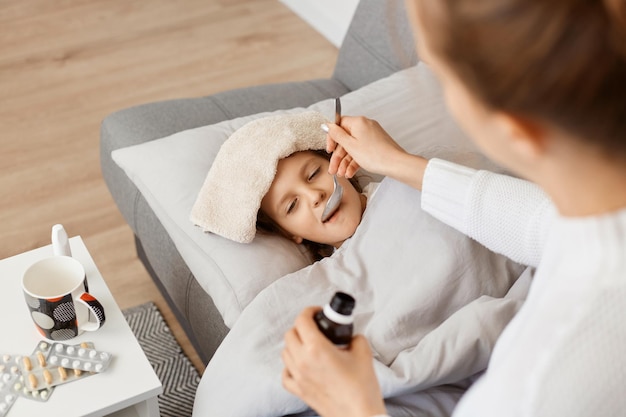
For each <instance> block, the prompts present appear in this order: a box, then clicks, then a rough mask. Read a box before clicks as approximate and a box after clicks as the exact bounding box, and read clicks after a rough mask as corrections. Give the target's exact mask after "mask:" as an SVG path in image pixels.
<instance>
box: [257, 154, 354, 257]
mask: <svg viewBox="0 0 626 417" xmlns="http://www.w3.org/2000/svg"><path fill="white" fill-rule="evenodd" d="M311 152H313V153H316V154H317V155H320V156H322V157H323V158H324V159H326V160H330V156H331V154H329V153H326V152H325V151H311ZM350 183H351V184H352V186H353V187H354V188H355V189H356V190H357V191H358V192H359V193H360V192H362V191H363V190H362V189H361V185H360V184H359V182H358V180H357V178H356V177H352V178H350ZM256 228H257V231H259V232H261V233H267V234H273V235H278V236H282V237H285V238H287V239H291V235H289V234H288V233H287V232H285V231H284V230H283V228H282V227H280V226H279V225H278V223H276V222H275V221H274V220H273V219H272V218H271V217H270V216H268V215H267V213H265V212H264V211H263V210H261V209H259V212H258V213H257V218H256ZM302 245H304V247H305V248H306V249H307V250H308V251H309V253H310V254H311V256H312V258H313V260H315V261H319V260H320V259H322V258H325V257H327V256H330V255H332V254H333V251H334V248H333V247H332V246H331V245H326V244H323V243H317V242H312V241H310V240H303V241H302Z"/></svg>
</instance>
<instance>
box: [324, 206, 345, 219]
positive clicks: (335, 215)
mask: <svg viewBox="0 0 626 417" xmlns="http://www.w3.org/2000/svg"><path fill="white" fill-rule="evenodd" d="M340 207H341V204H340V205H338V206H337V208H336V209H335V211H334V212H333V214H331V215H330V217H329V218H328V219H326V221H325V222H324V223H332V222H333V221H334V220H335V218H337V213H339V208H340Z"/></svg>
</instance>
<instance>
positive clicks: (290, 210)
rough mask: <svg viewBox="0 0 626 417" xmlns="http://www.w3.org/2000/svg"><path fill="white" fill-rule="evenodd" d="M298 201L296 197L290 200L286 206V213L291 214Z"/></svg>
mask: <svg viewBox="0 0 626 417" xmlns="http://www.w3.org/2000/svg"><path fill="white" fill-rule="evenodd" d="M297 202H298V199H297V198H296V199H293V200H291V202H289V205H288V206H287V214H291V213H292V212H293V211H294V210H295V209H296V203H297Z"/></svg>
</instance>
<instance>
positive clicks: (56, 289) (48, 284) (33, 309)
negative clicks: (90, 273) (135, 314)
mask: <svg viewBox="0 0 626 417" xmlns="http://www.w3.org/2000/svg"><path fill="white" fill-rule="evenodd" d="M22 284H23V289H24V298H25V299H26V304H27V305H28V309H29V311H30V314H31V317H32V319H33V322H34V323H35V326H36V328H37V330H38V331H39V333H41V335H42V336H43V337H45V338H47V339H51V340H67V339H71V338H73V337H76V336H78V335H79V334H80V333H81V332H82V331H93V330H97V329H99V328H100V327H102V325H103V324H104V321H105V315H104V308H103V307H102V304H100V302H99V301H98V300H97V299H96V298H95V297H93V296H92V295H91V294H89V292H88V285H87V279H86V275H85V269H84V268H83V266H82V265H81V264H80V262H78V261H77V260H76V259H74V258H71V257H68V256H56V257H53V258H46V259H42V260H41V261H39V262H37V263H35V264H33V265H32V266H31V267H30V268H28V269H27V270H26V272H25V273H24V277H23V280H22ZM89 313H92V314H89ZM90 316H93V321H89V317H90Z"/></svg>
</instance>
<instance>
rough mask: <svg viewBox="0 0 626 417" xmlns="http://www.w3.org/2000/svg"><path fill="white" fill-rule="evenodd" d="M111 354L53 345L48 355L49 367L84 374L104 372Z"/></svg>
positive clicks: (64, 345) (90, 349)
mask: <svg viewBox="0 0 626 417" xmlns="http://www.w3.org/2000/svg"><path fill="white" fill-rule="evenodd" d="M111 358H112V356H111V354H110V353H108V352H101V351H98V350H95V349H92V348H89V347H85V346H71V345H66V344H63V343H54V344H53V345H52V348H51V349H50V353H49V354H48V363H49V364H50V365H53V366H54V365H56V366H62V367H64V368H71V369H75V370H81V371H86V372H96V373H100V372H104V371H105V370H106V369H107V368H108V367H109V363H110V362H111Z"/></svg>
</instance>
